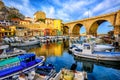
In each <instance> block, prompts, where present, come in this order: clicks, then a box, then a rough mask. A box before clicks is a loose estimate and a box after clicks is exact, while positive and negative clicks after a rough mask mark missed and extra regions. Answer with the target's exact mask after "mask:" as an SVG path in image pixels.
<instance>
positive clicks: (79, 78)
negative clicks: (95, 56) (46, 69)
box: [49, 68, 87, 80]
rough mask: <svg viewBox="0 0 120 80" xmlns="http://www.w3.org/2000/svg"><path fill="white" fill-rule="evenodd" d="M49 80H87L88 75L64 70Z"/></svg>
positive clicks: (82, 72)
mask: <svg viewBox="0 0 120 80" xmlns="http://www.w3.org/2000/svg"><path fill="white" fill-rule="evenodd" d="M49 80H87V73H86V72H84V71H81V72H80V71H72V70H68V69H64V68H63V69H62V70H60V72H59V73H57V75H56V76H55V77H51V78H50V79H49Z"/></svg>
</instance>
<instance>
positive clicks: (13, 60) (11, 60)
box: [0, 57, 20, 67]
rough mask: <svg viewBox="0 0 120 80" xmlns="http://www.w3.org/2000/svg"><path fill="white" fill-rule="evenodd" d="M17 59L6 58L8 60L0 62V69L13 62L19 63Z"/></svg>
mask: <svg viewBox="0 0 120 80" xmlns="http://www.w3.org/2000/svg"><path fill="white" fill-rule="evenodd" d="M19 61H20V60H19V58H18V57H12V58H8V59H4V60H1V61H0V67H2V66H5V65H8V64H12V63H15V62H19Z"/></svg>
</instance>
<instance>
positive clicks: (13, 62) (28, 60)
mask: <svg viewBox="0 0 120 80" xmlns="http://www.w3.org/2000/svg"><path fill="white" fill-rule="evenodd" d="M44 60H45V58H44V56H41V57H39V58H36V55H35V54H34V53H25V54H22V55H19V56H15V57H9V58H6V59H5V58H4V59H1V60H0V80H3V79H6V78H9V77H12V76H14V75H18V74H20V73H22V72H25V71H28V70H31V69H33V68H35V67H37V66H38V65H41V64H42V63H43V61H44Z"/></svg>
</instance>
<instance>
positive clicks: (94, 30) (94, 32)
mask: <svg viewBox="0 0 120 80" xmlns="http://www.w3.org/2000/svg"><path fill="white" fill-rule="evenodd" d="M104 22H108V23H110V24H111V25H112V26H113V24H112V23H111V21H109V20H104V19H103V20H96V21H94V22H93V23H92V25H90V28H89V35H93V36H97V30H98V28H99V26H100V25H101V24H102V23H104Z"/></svg>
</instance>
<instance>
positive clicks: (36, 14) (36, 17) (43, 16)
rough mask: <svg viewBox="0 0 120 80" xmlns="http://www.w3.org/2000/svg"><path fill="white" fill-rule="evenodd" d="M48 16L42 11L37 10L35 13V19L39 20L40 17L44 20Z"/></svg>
mask: <svg viewBox="0 0 120 80" xmlns="http://www.w3.org/2000/svg"><path fill="white" fill-rule="evenodd" d="M45 18H46V14H45V13H44V12H42V11H37V12H36V13H35V14H34V21H37V20H39V19H41V20H43V19H45Z"/></svg>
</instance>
